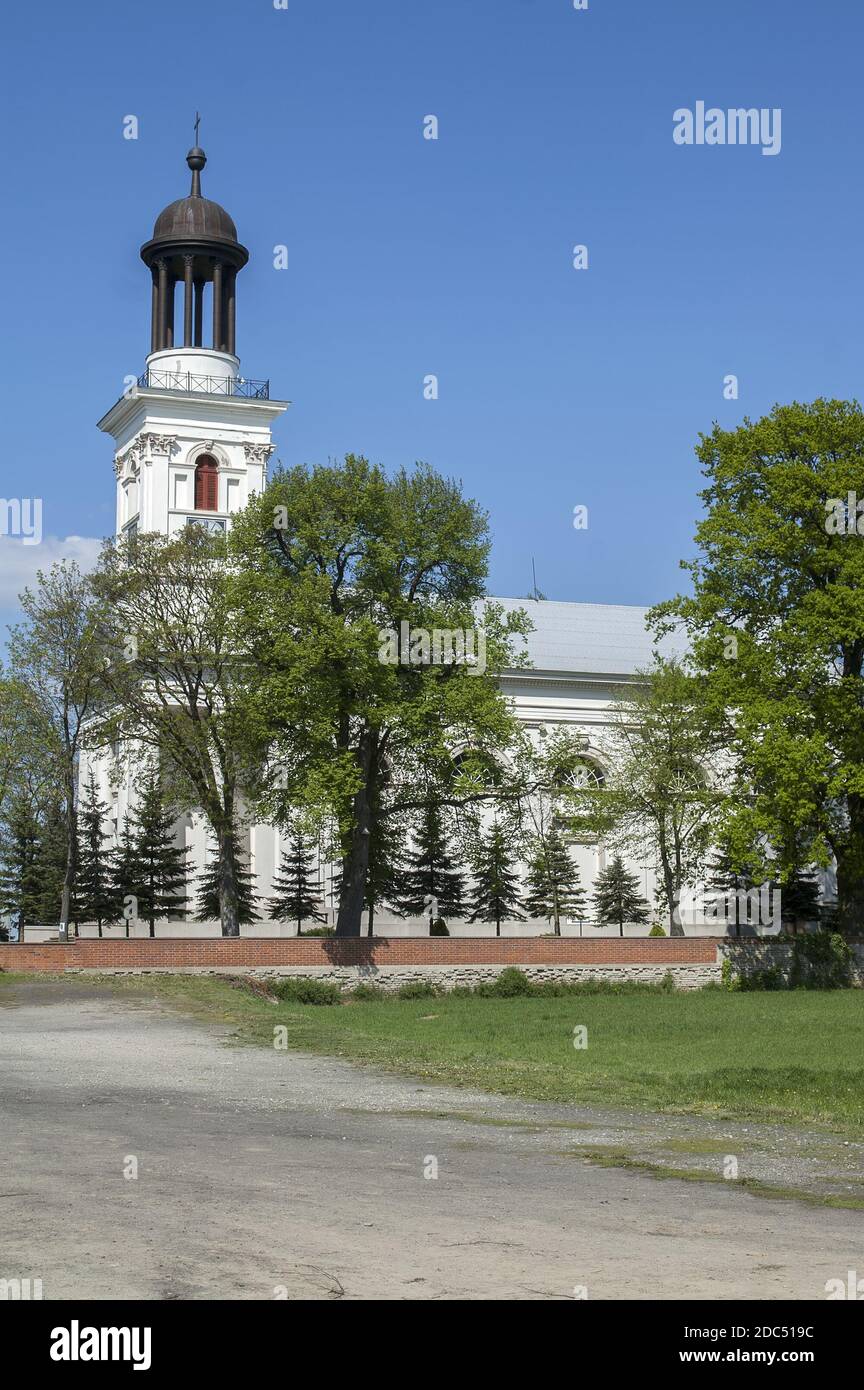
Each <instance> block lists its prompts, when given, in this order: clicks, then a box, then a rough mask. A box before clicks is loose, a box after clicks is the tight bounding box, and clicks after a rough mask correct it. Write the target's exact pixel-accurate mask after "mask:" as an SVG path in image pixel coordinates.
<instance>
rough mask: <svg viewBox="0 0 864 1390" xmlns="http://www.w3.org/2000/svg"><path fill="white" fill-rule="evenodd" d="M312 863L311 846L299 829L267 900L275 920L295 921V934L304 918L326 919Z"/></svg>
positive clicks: (286, 851)
mask: <svg viewBox="0 0 864 1390" xmlns="http://www.w3.org/2000/svg"><path fill="white" fill-rule="evenodd" d="M312 863H313V856H312V850H311V847H310V846H309V844H308V843H307V841H306V840H305V839H304V837H303V835H301V834H300V832H299V831H298V832H297V833H296V834H294V835H293V836H292V838H291V843H290V844H289V846H288V848H287V849H286V850H285V852H284V853H283V855H282V863H281V866H280V871H279V873H278V874H277V875H276V877H275V878H274V879H273V888H274V894H273V897H272V898H270V899H269V901H268V904H267V906H268V907H269V909H270V915H271V916H272V918H273V920H274V922H296V923H297V935H298V936H301V935H302V928H303V923H304V922H309V921H312V922H326V921H327V915H326V913H324V912H322V910H321V908H322V906H323V904H322V902H321V894H320V892H319V889H318V881H317V878H316V877H315V875H314V871H313V868H312Z"/></svg>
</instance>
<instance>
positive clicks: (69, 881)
mask: <svg viewBox="0 0 864 1390" xmlns="http://www.w3.org/2000/svg"><path fill="white" fill-rule="evenodd" d="M65 796H66V871H65V873H64V875H63V892H62V893H61V895H60V921H61V922H65V924H66V935H67V936H68V935H69V915H70V913H71V911H72V890H73V888H74V886H75V874H76V871H77V868H78V837H77V835H76V833H75V832H76V829H77V826H76V822H75V783H74V781H73V780H72V779H71V778H70V779H67V782H66V791H65ZM75 935H76V936H77V935H78V923H77V922H76V923H75Z"/></svg>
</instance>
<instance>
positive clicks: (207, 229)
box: [153, 146, 237, 242]
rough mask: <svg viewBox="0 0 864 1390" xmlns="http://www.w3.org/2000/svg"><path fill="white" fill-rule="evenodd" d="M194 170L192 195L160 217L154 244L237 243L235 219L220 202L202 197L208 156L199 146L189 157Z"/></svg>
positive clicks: (154, 229) (177, 202)
mask: <svg viewBox="0 0 864 1390" xmlns="http://www.w3.org/2000/svg"><path fill="white" fill-rule="evenodd" d="M186 163H187V164H188V165H189V168H190V169H191V170H192V192H191V193H190V194H189V197H188V198H178V199H177V201H176V202H174V203H169V204H168V206H167V208H165V209H164V211H163V212H160V214H159V216H158V217H157V218H156V225H155V227H154V228H153V240H154V241H163V240H164V241H176V240H181V241H182V240H187V239H188V240H189V241H201V240H206V241H211V240H213V241H233V242H236V241H237V228H236V227H235V225H234V219H233V218H232V217H229V215H228V213H227V212H226V211H225V209H224V208H223V207H220V205H219V204H218V203H214V202H211V200H210V199H209V198H202V197H201V170H202V169H203V168H204V165H205V164H206V163H207V156H206V155H205V153H204V151H203V150H200V149H198V147H197V146H196V147H195V149H194V150H190V151H189V153H188V154H187V156H186Z"/></svg>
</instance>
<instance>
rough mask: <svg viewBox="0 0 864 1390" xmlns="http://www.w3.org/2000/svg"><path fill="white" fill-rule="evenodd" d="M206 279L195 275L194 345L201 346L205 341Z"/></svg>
mask: <svg viewBox="0 0 864 1390" xmlns="http://www.w3.org/2000/svg"><path fill="white" fill-rule="evenodd" d="M206 283H207V282H206V280H205V279H204V277H203V276H201V275H196V277H195V341H194V344H193V346H194V347H201V346H202V345H203V341H204V286H205V284H206Z"/></svg>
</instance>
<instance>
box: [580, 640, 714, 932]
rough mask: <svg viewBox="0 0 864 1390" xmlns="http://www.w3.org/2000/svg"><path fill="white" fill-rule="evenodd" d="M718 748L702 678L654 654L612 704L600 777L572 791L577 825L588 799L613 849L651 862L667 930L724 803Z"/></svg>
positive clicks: (697, 874)
mask: <svg viewBox="0 0 864 1390" xmlns="http://www.w3.org/2000/svg"><path fill="white" fill-rule="evenodd" d="M717 749H718V743H717V737H716V733H715V730H714V726H713V722H712V718H711V713H710V711H709V710H708V709H707V708H706V705H705V702H704V700H703V697H702V690H701V686H700V683H699V682H698V681H697V680H696V679H695V678H694V677H692V676H691V675H690V674H689V673H688V672H687V671H686V670H685V668H684V667H683V665H682V664H681V663H680V662H679V661H677V660H676V659H675V658H673V657H660V656H658V657H657V658H656V660H655V663H654V665H653V666H651V667H649V668H647V669H646V670H642V671H637V672H636V679H635V681H634V683H633V685H632V686H630V687H629V688H628V689H627V691H626V693H625V694H624V695H623V696H621V697H620V698H619V699H618V700H617V701H616V703H615V706H614V707H613V711H612V718H611V723H610V728H609V730H608V735H607V740H606V744H605V747H604V751H605V754H606V779H605V782H604V784H603V785H602V787H598V788H596V789H594V790H593V791H590V790H583V791H582V792H581V793H579V795H578V796H576V797H575V799H576V800H577V801H578V802H579V803H580V806H579V814H578V817H577V824H581V823H582V822H583V821H584V820H585V817H586V809H585V804H586V803H587V804H590V803H592V802H593V804H594V805H595V806H596V808H597V818H598V827H599V828H600V829H601V832H602V835H603V838H604V840H606V841H607V842H608V843H609V844H610V846H612V848H613V849H615V850H616V851H617V852H619V853H627V854H629V855H631V856H632V857H633V858H634V859H637V860H640V861H642V862H643V863H651V862H654V863H656V864H657V867H658V896H659V897H660V899H661V901H662V902H663V904H664V906H665V909H666V912H667V914H668V921H669V929H670V933H671V934H672V935H678V936H680V935H682V934H683V928H682V926H681V918H680V903H681V898H682V894H683V892H684V890H685V889H686V888H689V887H695V886H696V885H697V884H698V883H699V882H700V881H701V879H702V876H703V873H704V869H705V862H706V858H707V856H708V854H709V851H710V848H711V845H712V842H713V840H714V837H715V834H716V831H717V825H718V822H719V818H720V815H721V812H722V810H723V807H724V805H725V796H724V792H723V790H722V789H721V788H718V786H717V785H716V782H715V776H714V772H713V770H712V762H713V760H714V758H715V756H716V754H717ZM589 819H590V817H589Z"/></svg>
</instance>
